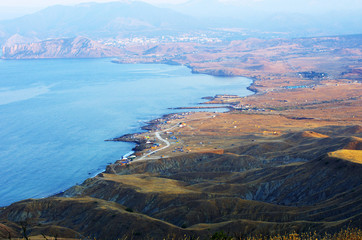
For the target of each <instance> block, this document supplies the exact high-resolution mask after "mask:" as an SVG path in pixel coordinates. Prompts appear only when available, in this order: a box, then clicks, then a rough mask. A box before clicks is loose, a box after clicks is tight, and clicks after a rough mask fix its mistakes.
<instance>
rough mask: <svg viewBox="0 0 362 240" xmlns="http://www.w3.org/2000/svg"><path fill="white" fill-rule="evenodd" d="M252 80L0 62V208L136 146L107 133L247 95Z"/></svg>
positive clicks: (174, 70) (88, 64)
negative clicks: (216, 98)
mask: <svg viewBox="0 0 362 240" xmlns="http://www.w3.org/2000/svg"><path fill="white" fill-rule="evenodd" d="M251 82H252V81H251V80H250V79H247V78H241V77H237V78H236V77H235V78H222V77H213V76H208V75H202V74H192V73H191V72H190V70H189V69H188V68H186V67H184V66H169V65H163V64H114V63H112V62H111V59H46V60H0V206H6V205H9V204H11V203H12V202H15V201H19V200H23V199H27V198H41V197H46V196H49V195H52V194H55V193H57V192H60V191H63V190H65V189H67V188H69V187H71V186H73V185H75V184H78V183H81V182H82V181H84V180H85V179H87V178H89V177H92V176H94V175H96V174H97V173H99V172H101V171H103V170H104V169H105V167H106V165H107V164H109V163H113V162H114V161H116V160H117V159H119V158H120V157H121V156H122V155H124V154H126V153H128V152H129V151H130V150H131V149H132V147H133V146H134V145H133V144H130V143H119V142H117V143H115V142H105V141H104V140H105V139H111V138H114V137H118V136H121V135H123V134H126V133H134V132H139V131H140V127H141V126H143V125H144V122H145V121H148V120H151V119H154V118H157V117H160V116H162V115H163V114H167V113H170V112H177V110H169V109H168V108H173V107H185V106H186V107H187V106H194V105H195V104H198V103H199V102H202V101H203V100H201V97H204V96H213V95H216V94H237V95H240V96H246V95H250V94H252V93H251V92H250V91H249V90H247V89H246V88H247V87H248V86H249V85H250V84H251Z"/></svg>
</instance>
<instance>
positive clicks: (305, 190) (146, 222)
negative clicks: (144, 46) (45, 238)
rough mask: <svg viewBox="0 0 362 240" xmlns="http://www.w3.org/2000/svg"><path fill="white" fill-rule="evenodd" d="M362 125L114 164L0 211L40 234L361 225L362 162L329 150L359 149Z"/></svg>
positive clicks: (319, 228)
mask: <svg viewBox="0 0 362 240" xmlns="http://www.w3.org/2000/svg"><path fill="white" fill-rule="evenodd" d="M360 130H361V129H360V127H357V126H356V127H335V126H334V127H324V128H319V129H315V130H314V131H307V132H306V131H302V132H300V133H291V134H286V135H284V136H279V137H268V136H265V137H260V136H259V137H258V138H256V139H257V140H256V141H254V142H253V141H250V140H249V141H247V142H246V143H244V145H243V146H240V147H234V148H232V149H227V151H226V154H224V155H217V154H189V155H186V154H185V155H183V156H180V157H174V158H169V159H160V160H149V161H143V162H134V163H133V164H132V165H131V166H129V167H120V166H118V165H113V166H109V168H108V172H107V173H103V174H100V175H99V176H97V177H95V178H92V179H88V180H87V181H85V182H84V183H83V184H82V185H80V186H75V187H73V188H71V189H69V190H68V191H66V192H65V193H63V194H61V195H59V197H57V198H47V199H42V200H28V201H23V202H19V203H15V204H13V205H11V206H10V207H8V208H6V209H4V210H2V211H0V219H2V221H3V223H5V225H7V226H8V227H10V228H12V229H13V231H16V232H19V231H20V226H19V221H23V220H28V221H30V225H29V229H30V230H31V234H32V235H39V234H41V233H44V234H47V235H49V236H54V235H55V234H58V236H64V237H74V236H75V235H78V234H81V235H83V236H95V237H97V238H98V239H104V238H112V239H114V238H117V237H119V236H122V235H124V234H126V235H134V237H135V238H139V239H143V238H146V237H147V236H145V235H140V234H141V233H147V234H148V236H149V237H152V236H160V235H167V234H169V233H174V234H180V236H181V235H182V234H185V233H187V234H198V235H201V236H205V235H208V234H210V232H213V231H216V230H224V231H229V232H235V233H238V234H253V233H254V234H259V233H263V234H269V233H275V232H283V231H286V230H288V231H290V229H296V230H317V231H333V230H337V229H338V228H340V227H342V226H347V225H352V226H361V224H362V223H361V215H362V213H361V209H362V201H361V196H362V184H361V183H362V176H361V174H360V173H361V170H362V165H361V164H359V163H356V162H354V161H351V160H350V158H344V157H343V156H345V155H340V156H334V157H331V156H328V153H329V152H334V151H336V150H340V149H345V151H360V150H361V149H360V146H361V138H360V137H361V131H360ZM288 155H291V156H290V157H286V156H288ZM318 155H320V157H317V158H316V157H315V156H318ZM311 157H314V158H311ZM296 159H305V161H302V162H294V161H295V160H296ZM115 172H116V173H117V174H114V173H115ZM60 196H62V197H60ZM127 208H128V211H126V209H127ZM130 209H132V210H133V211H134V212H133V213H132V212H129V211H130ZM9 221H10V222H9ZM350 221H352V222H350ZM104 223H107V224H106V225H105V224H104ZM181 226H183V227H188V228H187V229H182V228H180V227H181ZM208 229H209V230H208ZM1 232H2V234H6V232H5V230H1Z"/></svg>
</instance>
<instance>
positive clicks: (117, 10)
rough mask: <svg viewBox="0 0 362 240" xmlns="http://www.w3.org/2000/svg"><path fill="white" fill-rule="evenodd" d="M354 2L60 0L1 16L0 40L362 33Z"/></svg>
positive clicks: (283, 0)
mask: <svg viewBox="0 0 362 240" xmlns="http://www.w3.org/2000/svg"><path fill="white" fill-rule="evenodd" d="M355 3H356V0H346V1H343V3H342V2H340V1H335V0H332V1H328V3H327V2H326V0H321V1H318V2H316V1H310V0H307V1H301V0H296V1H293V2H292V3H290V1H286V0H273V1H265V0H260V1H246V0H240V1H219V0H191V1H189V2H187V3H184V4H180V5H168V6H167V8H165V7H162V8H161V7H156V6H153V5H150V4H147V3H144V2H137V1H124V2H110V3H83V4H79V5H75V6H61V5H56V6H52V7H48V8H46V9H44V10H42V11H39V12H36V13H34V14H30V15H26V16H23V17H20V18H16V19H13V20H6V21H0V45H4V44H5V42H6V41H7V40H8V39H9V38H10V37H12V36H14V35H16V36H21V37H22V38H23V39H22V41H25V42H29V41H30V42H31V41H35V40H47V39H50V38H51V39H55V38H74V37H77V36H85V37H87V38H91V39H95V40H98V39H106V38H123V37H138V36H145V37H154V36H157V37H160V36H164V35H180V34H181V33H187V32H194V33H198V32H199V31H200V30H202V31H203V32H212V31H215V29H218V30H219V29H230V28H239V29H245V31H248V33H251V34H248V36H251V37H260V33H263V34H264V35H263V37H268V36H269V37H270V36H275V34H274V35H267V34H269V33H271V32H273V33H275V32H278V33H280V34H279V35H278V36H284V35H285V36H288V37H303V36H323V35H324V36H325V35H342V34H356V33H362V24H360V23H361V22H362V15H361V14H360V12H361V10H362V9H360V8H361V7H358V6H359V5H360V4H355ZM355 5H356V6H357V7H355ZM336 9H338V10H336ZM252 34H254V36H253V35H252ZM258 34H259V35H258ZM283 34H284V35H283ZM8 44H9V42H8Z"/></svg>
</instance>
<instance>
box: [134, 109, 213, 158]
mask: <svg viewBox="0 0 362 240" xmlns="http://www.w3.org/2000/svg"><path fill="white" fill-rule="evenodd" d="M213 117H214V115H212V116H209V117H204V118H198V119H192V120H188V121H185V122H191V121H195V120H200V119H208V118H213ZM178 126H179V124H176V125H174V126H172V127H170V128H167V129H164V130H162V131H157V132H155V136H156V138H157V139H158V140H160V141H161V142H164V143H165V144H166V146H163V147H162V148H160V149H157V150H155V151H152V152H150V153H147V154H146V155H143V156H142V157H140V158H138V159H135V160H134V161H141V160H143V159H144V158H146V157H148V156H150V155H152V154H154V153H156V152H158V151H161V150H164V149H166V148H168V147H169V146H171V143H170V142H169V141H167V140H166V139H164V138H162V137H161V135H160V133H163V132H166V131H170V130H172V129H174V128H177V127H178Z"/></svg>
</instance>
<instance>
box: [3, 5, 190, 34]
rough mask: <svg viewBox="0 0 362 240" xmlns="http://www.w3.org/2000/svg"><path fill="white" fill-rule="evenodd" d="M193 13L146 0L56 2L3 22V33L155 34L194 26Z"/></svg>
mask: <svg viewBox="0 0 362 240" xmlns="http://www.w3.org/2000/svg"><path fill="white" fill-rule="evenodd" d="M194 27H195V22H193V20H192V18H191V17H189V16H185V15H183V14H181V13H178V12H175V11H173V10H170V9H162V8H158V7H155V6H152V5H150V4H147V3H143V2H129V3H127V2H111V3H102V4H100V3H88V4H79V5H76V6H61V5H57V6H52V7H48V8H46V9H44V10H42V11H39V12H37V13H34V14H30V15H26V16H23V17H20V18H16V19H13V20H6V21H1V22H0V32H2V35H5V36H7V37H10V36H12V35H14V34H20V35H22V36H24V37H37V38H39V39H43V40H44V39H47V38H60V37H62V38H64V37H75V36H79V35H82V36H86V37H92V38H96V39H97V38H102V37H109V36H112V37H116V36H118V35H120V36H123V35H140V34H141V33H142V34H146V35H147V34H151V35H152V34H154V32H157V31H160V32H167V31H170V30H175V29H177V30H182V29H191V28H194Z"/></svg>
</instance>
